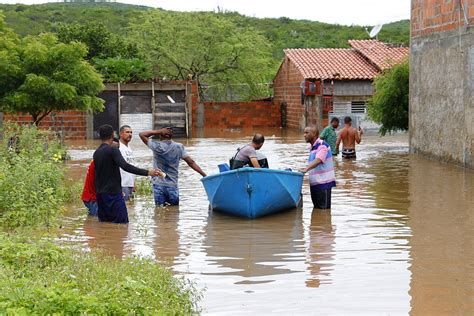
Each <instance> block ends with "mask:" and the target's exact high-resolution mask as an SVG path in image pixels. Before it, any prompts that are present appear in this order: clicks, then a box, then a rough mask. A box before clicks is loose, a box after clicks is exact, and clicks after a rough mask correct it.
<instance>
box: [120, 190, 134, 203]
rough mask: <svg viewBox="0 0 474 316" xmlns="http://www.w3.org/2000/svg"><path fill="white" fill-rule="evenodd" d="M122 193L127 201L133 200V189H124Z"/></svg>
mask: <svg viewBox="0 0 474 316" xmlns="http://www.w3.org/2000/svg"><path fill="white" fill-rule="evenodd" d="M122 193H123V199H124V200H125V201H129V200H130V199H133V187H122Z"/></svg>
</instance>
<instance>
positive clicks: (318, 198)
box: [310, 187, 331, 209]
mask: <svg viewBox="0 0 474 316" xmlns="http://www.w3.org/2000/svg"><path fill="white" fill-rule="evenodd" d="M310 189H311V200H312V201H313V205H314V208H319V209H330V208H331V189H317V188H316V187H310Z"/></svg>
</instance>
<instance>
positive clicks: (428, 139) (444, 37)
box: [410, 0, 474, 168]
mask: <svg viewBox="0 0 474 316" xmlns="http://www.w3.org/2000/svg"><path fill="white" fill-rule="evenodd" d="M435 2H436V4H433V3H431V4H430V5H428V3H426V2H424V1H421V0H413V1H412V22H411V23H412V39H411V54H410V150H411V151H412V152H415V153H422V154H426V155H429V156H434V157H437V158H438V159H441V160H445V161H451V162H454V163H458V164H462V165H463V166H466V167H471V168H473V167H474V102H473V99H474V93H473V91H474V1H471V0H469V1H464V2H463V3H461V2H460V1H435ZM437 2H439V3H437ZM468 2H470V3H471V4H468ZM461 4H463V6H461Z"/></svg>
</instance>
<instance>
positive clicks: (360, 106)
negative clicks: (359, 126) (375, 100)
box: [351, 101, 367, 114]
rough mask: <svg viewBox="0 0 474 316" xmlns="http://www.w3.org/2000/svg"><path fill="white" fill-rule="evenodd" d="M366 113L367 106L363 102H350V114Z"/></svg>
mask: <svg viewBox="0 0 474 316" xmlns="http://www.w3.org/2000/svg"><path fill="white" fill-rule="evenodd" d="M366 112H367V104H366V102H365V101H351V113H361V114H365V113H366Z"/></svg>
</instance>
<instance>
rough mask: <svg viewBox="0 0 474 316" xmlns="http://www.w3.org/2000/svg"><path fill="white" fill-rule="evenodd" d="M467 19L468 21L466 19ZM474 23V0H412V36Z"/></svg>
mask: <svg viewBox="0 0 474 316" xmlns="http://www.w3.org/2000/svg"><path fill="white" fill-rule="evenodd" d="M466 20H467V21H466ZM467 24H469V25H474V0H412V2H411V36H412V37H418V36H423V35H429V34H432V33H437V32H443V31H449V30H453V29H456V28H459V27H460V26H465V25H467Z"/></svg>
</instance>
